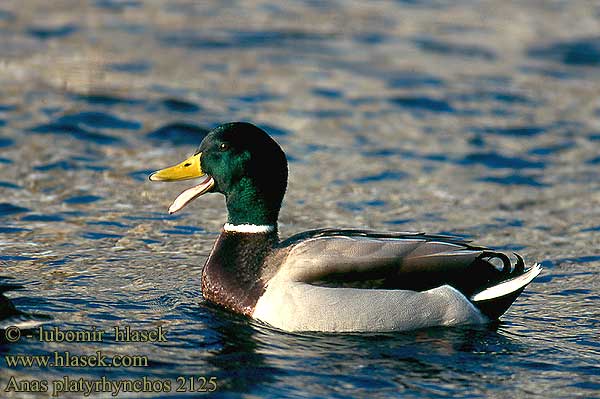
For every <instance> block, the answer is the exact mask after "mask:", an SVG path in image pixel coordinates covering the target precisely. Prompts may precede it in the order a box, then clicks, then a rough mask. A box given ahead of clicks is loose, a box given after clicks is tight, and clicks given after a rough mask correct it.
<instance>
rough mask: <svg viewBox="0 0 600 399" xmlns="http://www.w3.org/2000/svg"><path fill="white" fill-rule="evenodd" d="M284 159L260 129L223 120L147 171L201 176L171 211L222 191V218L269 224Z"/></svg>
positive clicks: (283, 179) (282, 185)
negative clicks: (190, 149)
mask: <svg viewBox="0 0 600 399" xmlns="http://www.w3.org/2000/svg"><path fill="white" fill-rule="evenodd" d="M287 174H288V170H287V160H286V158H285V154H284V153H283V151H282V149H281V147H279V145H278V144H277V143H276V142H275V140H273V139H272V138H271V137H270V136H269V135H268V134H267V133H266V132H265V131H264V130H262V129H260V128H258V127H256V126H254V125H252V124H250V123H245V122H232V123H226V124H223V125H221V126H219V127H217V128H215V129H213V130H211V131H210V132H209V133H208V135H207V136H206V137H205V138H204V140H202V143H200V146H199V147H198V150H197V151H196V152H195V154H194V155H192V156H191V157H189V158H188V159H186V160H185V161H183V162H181V163H179V164H177V165H175V166H171V167H169V168H166V169H162V170H159V171H156V172H154V173H152V174H151V175H150V180H152V181H176V180H187V179H194V178H202V179H203V180H202V182H201V183H200V184H198V185H196V186H194V187H191V188H189V189H187V190H185V191H184V192H182V193H181V194H180V195H179V196H178V197H177V198H176V199H175V201H174V202H173V204H172V205H171V206H170V208H169V213H174V212H177V211H178V210H180V209H181V208H183V207H184V206H185V205H187V204H189V203H190V202H191V201H193V200H194V199H196V198H198V197H199V196H201V195H202V194H205V193H208V192H219V193H222V194H224V195H225V198H226V202H227V211H228V220H227V221H228V222H229V223H232V224H256V225H275V224H276V223H277V217H278V215H279V209H280V208H281V201H282V200H283V195H284V194H285V189H286V186H287Z"/></svg>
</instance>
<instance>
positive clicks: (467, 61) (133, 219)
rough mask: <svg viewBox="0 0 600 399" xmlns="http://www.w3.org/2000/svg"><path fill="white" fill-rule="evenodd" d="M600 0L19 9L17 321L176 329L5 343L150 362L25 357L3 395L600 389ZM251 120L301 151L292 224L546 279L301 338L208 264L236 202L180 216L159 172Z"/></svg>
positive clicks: (294, 162)
mask: <svg viewBox="0 0 600 399" xmlns="http://www.w3.org/2000/svg"><path fill="white" fill-rule="evenodd" d="M492 10H493V11H492ZM597 11H598V10H597V9H596V7H595V5H594V4H592V3H586V2H575V1H574V2H562V3H552V4H545V3H544V4H541V3H540V4H537V3H536V4H533V3H532V4H512V3H505V2H479V3H473V2H463V1H460V2H445V1H396V2H375V3H364V2H342V3H326V4H325V3H324V2H314V1H296V2H288V3H281V4H280V3H275V2H273V3H268V2H267V3H265V2H258V3H256V2H245V1H229V2H217V1H215V2H210V1H209V2H194V1H186V0H177V1H170V2H168V3H164V4H163V3H156V4H151V3H146V2H139V1H114V0H101V1H100V0H99V1H93V2H88V3H81V2H75V1H74V2H63V3H60V4H55V3H53V4H52V5H51V6H49V5H48V4H47V2H44V1H41V0H40V1H38V0H32V1H28V2H26V3H25V4H23V3H22V2H16V1H8V2H3V3H2V4H0V30H1V31H2V35H0V61H1V63H0V64H1V68H0V83H1V84H2V88H3V89H2V92H1V93H0V170H1V171H2V175H1V176H0V269H1V273H0V274H1V275H2V276H6V278H4V277H3V278H2V279H0V293H1V294H2V296H0V328H6V327H7V326H8V325H9V324H6V323H10V324H19V323H30V324H29V325H30V326H31V325H35V324H36V323H38V324H39V323H42V322H43V323H45V324H44V325H45V326H48V328H52V327H60V328H62V329H89V328H91V326H96V327H98V328H102V329H105V330H111V329H112V327H113V326H115V325H121V326H123V325H129V326H131V327H132V328H138V329H141V328H144V329H148V328H154V327H156V326H158V325H162V326H164V328H165V330H166V331H168V341H167V342H165V343H158V344H152V343H144V344H133V343H129V344H123V343H115V342H114V341H112V340H107V341H105V342H103V343H93V344H92V343H78V344H67V343H41V342H37V341H36V340H35V339H23V340H21V341H20V342H18V343H16V344H14V343H13V344H9V343H7V342H2V343H0V351H1V352H2V353H3V354H19V353H25V354H51V353H52V352H53V351H66V350H69V351H72V352H73V353H80V354H84V353H94V352H95V351H97V350H102V351H103V352H105V353H106V354H107V355H109V356H114V355H117V354H139V355H144V356H148V359H149V361H150V367H148V368H107V369H93V368H88V369H85V368H77V369H73V368H47V369H43V368H35V367H29V368H27V367H19V368H17V369H6V368H4V367H3V368H2V371H1V372H0V384H5V382H6V381H7V379H8V377H9V376H10V375H18V376H20V378H30V379H34V378H38V379H39V378H45V379H49V380H50V379H53V378H62V376H63V375H69V376H70V377H72V378H78V377H86V378H99V377H100V376H101V375H106V376H107V377H109V378H123V377H124V376H128V377H130V378H136V377H140V378H141V377H143V376H148V377H151V378H154V379H157V378H171V379H174V378H176V377H177V376H180V375H183V376H190V375H204V376H217V378H218V380H219V391H221V393H222V394H223V395H224V396H226V397H243V396H244V395H255V396H256V397H277V398H279V397H300V396H302V397H381V398H389V397H394V396H402V397H419V398H420V397H437V396H440V397H441V396H443V397H447V396H451V397H472V396H477V397H479V396H482V397H505V396H506V397H520V396H527V397H539V398H546V397H557V396H558V397H593V396H597V394H598V390H599V389H600V386H599V385H598V381H597V375H598V373H600V368H599V366H598V359H599V356H600V350H599V347H598V344H597V331H598V320H599V319H600V313H599V312H598V304H599V300H600V296H599V295H597V294H596V293H597V291H598V289H599V288H600V287H599V282H598V281H599V280H598V271H597V268H598V266H599V265H600V254H599V253H598V248H599V247H600V245H599V242H598V231H599V229H600V226H599V225H598V222H597V220H598V217H599V216H600V215H599V209H600V208H599V207H598V198H599V197H598V193H599V192H600V191H599V188H600V177H599V176H600V175H599V174H598V173H597V167H598V164H599V163H600V157H599V156H598V153H599V144H600V134H599V129H598V126H597V120H598V116H599V115H600V107H599V104H598V102H597V101H596V100H597V98H598V93H599V91H600V83H599V82H600V79H599V78H600V75H599V70H598V65H599V64H600V49H599V47H598V44H597V40H596V39H597V38H596V36H595V33H594V32H591V31H590V30H589V29H590V28H589V27H590V26H595V24H597V14H598V13H597ZM573 21H578V23H577V24H573ZM233 120H249V121H253V122H255V123H257V124H259V125H260V126H261V127H263V128H265V129H266V130H267V131H268V132H269V133H270V134H271V135H273V136H274V137H275V138H276V139H277V141H278V142H279V143H280V144H281V145H282V147H283V148H284V149H285V150H286V152H287V154H288V159H289V161H290V186H289V188H288V192H287V196H286V199H285V202H284V208H283V210H282V214H281V226H280V230H281V232H282V235H283V236H288V235H291V234H293V233H296V232H299V231H302V230H307V229H311V228H316V227H325V226H343V227H359V228H361V227H362V228H372V229H382V230H390V229H393V230H402V231H405V230H407V231H411V230H412V231H414V230H417V231H427V232H431V233H442V234H454V235H459V236H462V237H465V238H468V239H472V240H476V242H477V243H481V244H482V245H489V246H494V247H497V248H500V249H503V250H506V251H519V252H520V253H522V254H523V255H524V257H525V258H526V260H528V262H533V261H539V262H541V263H542V265H543V266H544V268H545V269H544V273H543V274H542V275H541V276H540V277H539V278H538V279H536V281H535V282H534V283H533V284H532V285H531V286H530V287H529V288H528V289H527V290H526V291H525V293H524V294H523V296H522V297H521V298H520V299H519V300H518V301H517V302H516V303H515V304H514V306H513V307H512V308H511V309H510V311H509V312H508V313H507V314H506V315H505V316H504V317H503V320H502V322H501V323H499V324H497V325H492V326H478V327H473V326H470V327H461V328H452V329H442V328H436V329H428V330H422V331H415V332H407V333H398V334H376V335H344V336H336V335H325V334H287V333H282V332H280V331H277V330H274V329H272V328H270V327H268V326H265V325H262V324H260V323H256V322H252V321H249V320H247V319H246V318H244V317H239V316H236V315H232V314H230V313H228V312H225V311H223V310H221V309H219V308H216V307H214V306H212V305H210V304H207V303H206V302H204V301H203V299H202V296H201V292H200V276H201V270H202V264H203V263H204V261H205V260H206V257H207V255H208V253H209V251H210V248H211V246H212V243H213V241H214V239H215V237H216V234H217V233H218V231H219V230H220V228H221V225H222V224H223V222H224V218H225V208H224V204H223V199H222V198H221V197H219V196H217V195H212V196H210V195H209V196H206V197H204V198H203V199H202V200H200V201H198V202H195V203H194V205H192V206H190V207H189V208H186V210H185V211H183V212H182V213H181V214H178V215H173V216H171V215H168V214H167V213H166V209H167V207H168V205H169V203H170V201H171V200H172V199H173V198H174V197H175V195H177V193H179V191H180V190H182V189H183V188H184V187H185V186H184V185H177V184H174V185H169V186H168V187H167V186H166V185H165V186H163V185H150V184H149V183H148V181H147V175H148V173H149V171H152V170H155V169H157V168H159V167H163V166H165V165H169V164H172V163H174V162H175V161H177V160H179V159H181V158H182V157H184V156H186V155H190V154H191V153H193V151H195V149H196V147H197V145H198V144H199V142H200V141H201V140H202V138H203V137H204V136H205V135H206V133H207V131H208V130H209V129H210V128H211V127H213V126H215V125H216V124H218V123H221V122H224V121H233ZM184 184H185V183H184ZM8 277H12V279H8ZM0 386H4V385H0Z"/></svg>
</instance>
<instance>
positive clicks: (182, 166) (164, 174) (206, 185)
mask: <svg viewBox="0 0 600 399" xmlns="http://www.w3.org/2000/svg"><path fill="white" fill-rule="evenodd" d="M201 157H202V153H201V152H199V153H198V154H194V155H192V156H191V157H189V158H188V159H186V160H185V161H183V162H181V163H179V164H177V165H174V166H170V167H168V168H165V169H161V170H157V171H156V172H154V173H152V174H151V175H150V176H149V179H150V180H151V181H179V180H189V179H195V178H198V177H205V179H204V180H203V181H202V182H201V183H200V184H198V185H196V186H193V187H190V188H188V189H187V190H185V191H184V192H182V193H181V194H179V195H178V196H177V198H175V201H173V203H172V204H171V206H170V207H169V213H170V214H172V213H175V212H177V211H179V210H180V209H181V208H183V207H184V206H186V205H187V204H189V203H190V202H192V201H193V200H195V199H196V198H198V197H199V196H201V195H202V194H204V193H206V192H208V191H209V190H210V189H211V188H212V187H213V186H214V185H215V181H214V180H213V178H212V177H211V176H209V175H207V174H205V173H204V172H203V171H202V163H201Z"/></svg>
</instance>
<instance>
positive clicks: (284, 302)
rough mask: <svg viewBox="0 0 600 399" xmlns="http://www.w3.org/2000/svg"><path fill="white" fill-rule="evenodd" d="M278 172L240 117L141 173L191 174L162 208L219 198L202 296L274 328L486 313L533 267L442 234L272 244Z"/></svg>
mask: <svg viewBox="0 0 600 399" xmlns="http://www.w3.org/2000/svg"><path fill="white" fill-rule="evenodd" d="M287 177H288V167H287V160H286V156H285V154H284V152H283V150H282V149H281V147H280V146H279V145H278V144H277V143H276V142H275V141H274V140H273V139H272V138H271V137H270V136H269V135H268V134H267V133H266V132H265V131H264V130H262V129H260V128H258V127H257V126H254V125H252V124H250V123H245V122H234V123H226V124H223V125H221V126H219V127H217V128H215V129H213V130H211V131H210V132H209V133H208V134H207V136H206V137H205V138H204V140H202V143H201V144H200V146H199V147H198V150H197V151H196V152H195V153H194V155H192V156H191V157H189V158H188V159H186V160H185V161H183V162H181V163H180V164H177V165H175V166H171V167H168V168H166V169H162V170H159V171H157V172H154V173H152V174H151V175H150V176H149V178H150V180H151V181H174V180H185V179H194V178H200V179H202V180H201V181H200V183H199V184H197V185H195V186H193V187H191V188H189V189H187V190H185V191H183V192H182V193H181V194H180V195H179V196H178V197H177V198H176V199H175V200H174V202H173V203H172V205H171V206H170V208H169V213H174V212H177V211H179V210H180V209H182V208H183V207H184V206H186V205H187V204H189V203H190V202H191V201H193V200H194V199H196V198H198V197H199V196H201V195H203V194H205V193H221V194H223V195H224V196H225V200H226V204H227V223H225V225H224V226H223V229H222V231H221V233H220V235H219V237H218V238H217V240H216V242H215V244H214V247H213V249H212V251H211V253H210V255H209V257H208V259H207V261H206V264H205V265H204V269H203V272H202V294H203V296H204V298H205V299H207V300H209V301H211V302H214V303H216V304H218V305H221V306H223V307H225V308H227V309H229V310H231V311H233V312H237V313H241V314H243V315H246V316H249V317H251V318H254V319H257V320H260V321H262V322H265V323H267V324H270V325H271V326H274V327H276V328H279V329H282V330H286V331H323V332H370V331H373V332H375V331H377V332H383V331H400V330H410V329H417V328H422V327H431V326H450V325H458V324H467V323H486V322H489V321H491V320H496V319H498V317H500V315H502V314H503V313H504V312H505V311H506V310H507V309H508V307H509V306H510V305H511V304H512V303H513V301H514V300H515V299H516V298H517V297H518V296H519V295H520V294H521V292H522V291H523V289H524V288H525V287H526V286H527V285H528V284H529V283H530V282H531V281H532V280H533V279H534V278H535V277H536V276H537V275H538V274H539V273H540V271H541V268H540V266H539V265H537V264H536V265H534V266H532V267H530V268H527V269H526V268H525V264H524V262H523V259H522V258H521V257H520V256H518V255H516V254H515V255H516V261H515V263H514V265H513V264H511V261H510V259H509V257H508V256H507V255H505V254H503V253H500V252H496V251H493V250H490V249H488V248H484V247H479V246H474V245H471V244H469V243H467V242H465V241H463V240H461V239H459V238H456V237H451V236H445V235H429V234H424V233H388V232H376V231H370V230H341V229H319V230H311V231H306V232H303V233H301V234H297V235H294V236H292V237H290V238H287V239H285V240H283V241H280V240H279V235H278V230H277V219H278V216H279V210H280V208H281V203H282V200H283V196H284V194H285V191H286V188H287ZM496 264H497V265H496ZM500 264H501V265H502V266H500Z"/></svg>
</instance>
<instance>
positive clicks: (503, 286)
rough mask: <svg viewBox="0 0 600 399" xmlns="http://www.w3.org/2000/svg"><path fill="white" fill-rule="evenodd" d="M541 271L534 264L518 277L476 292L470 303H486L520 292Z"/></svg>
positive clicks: (538, 265) (539, 267) (538, 266)
mask: <svg viewBox="0 0 600 399" xmlns="http://www.w3.org/2000/svg"><path fill="white" fill-rule="evenodd" d="M541 271H542V267H541V266H540V264H539V263H536V264H535V265H533V266H532V267H531V268H530V269H529V270H527V271H526V272H525V273H523V274H521V275H520V276H518V277H515V278H511V279H510V280H506V281H503V282H502V283H500V284H497V285H494V286H493V287H489V288H486V289H485V290H483V291H481V292H478V293H477V294H475V295H473V296H472V297H471V301H473V302H480V301H487V300H489V299H494V298H500V297H503V296H505V295H508V294H510V293H512V292H515V291H517V290H520V289H521V288H523V287H525V286H526V285H527V284H529V283H530V282H531V281H532V280H533V279H534V278H536V277H537V275H538V274H540V272H541Z"/></svg>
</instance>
